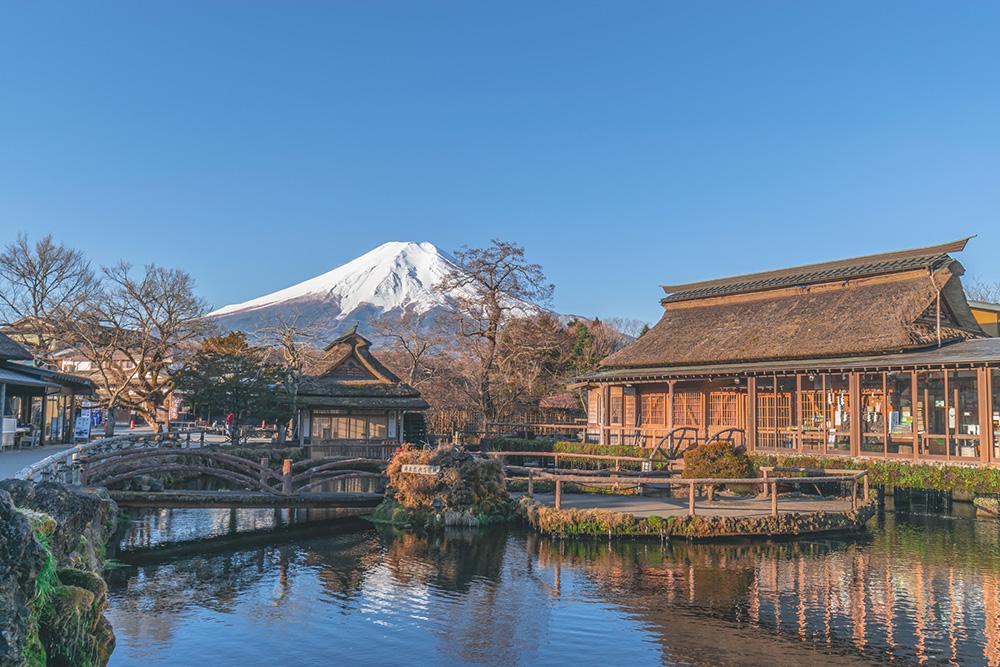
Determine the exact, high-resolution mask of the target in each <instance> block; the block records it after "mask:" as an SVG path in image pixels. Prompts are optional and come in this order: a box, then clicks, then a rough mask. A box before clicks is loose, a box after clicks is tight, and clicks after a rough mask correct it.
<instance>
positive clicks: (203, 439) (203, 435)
mask: <svg viewBox="0 0 1000 667" xmlns="http://www.w3.org/2000/svg"><path fill="white" fill-rule="evenodd" d="M201 446H202V447H204V446H205V432H204V431H202V432H201Z"/></svg>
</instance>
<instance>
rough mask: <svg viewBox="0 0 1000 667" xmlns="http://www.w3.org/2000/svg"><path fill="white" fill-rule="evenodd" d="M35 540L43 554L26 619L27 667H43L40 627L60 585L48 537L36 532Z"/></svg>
mask: <svg viewBox="0 0 1000 667" xmlns="http://www.w3.org/2000/svg"><path fill="white" fill-rule="evenodd" d="M35 539H36V540H37V541H38V543H39V545H41V547H42V549H43V551H44V552H45V560H44V561H43V562H42V568H41V569H40V570H39V571H38V575H37V576H36V577H35V597H34V598H32V600H31V605H30V606H31V615H30V616H29V617H28V635H27V638H26V639H25V647H24V658H25V664H26V665H28V667H45V665H46V664H48V656H47V655H46V652H45V646H44V645H43V643H42V638H41V627H42V620H43V618H44V616H45V614H46V610H47V609H48V607H49V604H50V603H51V600H52V598H53V596H54V595H55V591H56V589H58V588H59V586H60V585H61V584H60V583H59V577H58V575H57V573H56V559H55V556H53V555H52V551H51V550H50V549H49V541H48V535H46V534H43V533H39V532H36V533H35Z"/></svg>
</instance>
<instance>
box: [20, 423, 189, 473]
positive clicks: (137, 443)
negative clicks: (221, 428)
mask: <svg viewBox="0 0 1000 667" xmlns="http://www.w3.org/2000/svg"><path fill="white" fill-rule="evenodd" d="M164 445H180V446H187V447H201V446H204V445H205V431H204V430H200V429H190V430H183V431H168V432H166V433H127V434H124V435H116V436H113V437H110V438H101V439H100V440H93V441H91V442H86V443H81V444H79V445H76V446H74V447H70V448H69V449H64V450H62V451H60V452H56V453H55V454H52V455H51V456H47V457H45V458H44V459H41V460H40V461H36V462H34V463H32V464H31V465H28V466H25V467H24V468H21V470H19V471H18V472H17V474H15V475H14V477H15V478H16V479H27V480H32V481H36V482H37V481H55V482H62V483H64V484H78V483H79V481H80V477H79V474H80V466H79V461H80V459H81V458H82V457H84V456H92V455H95V454H104V453H106V452H114V451H120V450H123V449H140V448H152V447H163V446H164Z"/></svg>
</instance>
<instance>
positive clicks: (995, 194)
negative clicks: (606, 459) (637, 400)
mask: <svg viewBox="0 0 1000 667" xmlns="http://www.w3.org/2000/svg"><path fill="white" fill-rule="evenodd" d="M2 16H3V18H2V20H0V230H2V234H0V237H2V239H3V240H6V239H7V238H9V237H11V236H13V234H14V233H15V232H17V231H19V230H25V231H28V232H30V233H31V234H32V235H38V234H42V233H45V232H50V231H51V232H52V233H54V234H55V235H56V236H57V237H58V238H60V239H62V240H63V241H65V242H67V243H70V244H73V245H76V246H79V247H81V248H83V249H85V250H86V251H87V252H88V253H89V255H90V256H91V257H93V258H94V259H95V260H96V261H98V262H105V263H107V262H112V261H115V260H117V259H120V258H127V259H129V260H131V261H133V262H134V263H136V264H142V263H145V262H149V261H157V262H159V263H162V264H165V265H168V266H176V267H180V268H184V269H186V270H188V271H190V272H191V273H192V274H194V276H195V277H196V279H197V281H198V284H199V286H200V288H201V290H202V292H203V294H204V295H205V297H206V298H207V299H208V300H209V301H210V302H211V303H213V304H214V305H223V304H225V303H229V302H233V301H242V300H245V299H247V298H250V297H254V296H258V295H260V294H263V293H265V292H269V291H272V290H275V289H278V288H280V287H284V286H287V285H289V284H292V283H294V282H297V281H299V280H302V279H304V278H307V277H310V276H312V275H315V274H317V273H320V272H322V271H325V270H328V269H329V268H331V267H333V266H335V265H337V264H339V263H341V262H343V261H345V260H348V259H350V258H352V257H354V256H356V255H358V254H360V253H362V252H364V251H366V250H368V249H370V248H371V247H374V246H376V245H378V244H379V243H381V242H383V241H387V240H417V241H421V240H429V241H432V242H434V243H436V244H437V245H439V246H441V247H443V248H445V249H448V250H452V249H455V248H456V247H458V246H460V245H462V244H471V245H477V244H483V243H486V242H487V241H488V240H489V239H490V238H491V237H494V236H498V237H502V238H505V239H510V240H514V241H518V242H520V243H522V244H523V245H525V246H526V248H527V249H528V252H529V255H530V257H531V258H532V259H533V260H535V261H538V262H539V263H541V264H542V265H543V266H544V268H545V270H546V272H547V273H548V275H549V277H550V278H551V279H552V280H553V282H555V283H556V297H555V306H556V308H557V309H558V310H560V311H562V312H572V313H579V314H583V315H601V316H613V315H621V316H629V317H636V318H640V319H644V320H648V321H654V320H655V319H657V318H658V317H659V313H660V310H659V306H658V304H657V300H658V299H659V297H660V294H661V293H660V290H659V288H658V285H659V284H662V283H664V282H679V281H687V280H698V279H704V278H710V277H717V276H720V275H726V274H732V273H743V272H747V271H755V270H764V269H768V268H775V267H780V266H786V265H789V264H793V263H805V262H811V261H819V260H825V259H835V258H839V257H844V256H852V255H856V254H863V253H868V252H877V251H881V250H890V249H898V248H904V247H912V246H919V245H926V244H931V243H937V242H941V241H945V240H951V239H953V238H957V237H961V236H965V235H967V234H973V233H976V234H979V238H978V239H976V240H974V241H973V243H972V244H970V248H969V250H968V251H967V252H966V253H964V255H963V256H962V257H961V259H962V260H963V262H964V263H965V265H966V267H967V269H968V270H969V272H970V273H974V274H978V275H980V276H982V277H984V278H986V279H991V280H1000V266H998V258H1000V37H998V34H1000V3H996V2H962V3H949V2H934V3H925V2H899V3H893V2H868V1H865V2H824V3H819V2H806V1H800V0H795V1H789V2H766V1H761V2H743V1H740V2H732V3H721V2H718V3H710V2H684V3H681V2H659V1H658V2H610V1H609V2H603V3H593V2H581V1H579V0H573V1H568V2H544V3H543V2H534V1H533V2H524V3H519V2H510V1H507V2H476V1H472V0H461V1H456V2H450V3H445V2H416V1H413V0H405V1H401V2H379V1H376V0H366V1H364V2H361V1H352V2H333V1H327V2H292V3H288V2H278V1H275V2H270V3H264V2H249V1H244V0H241V1H238V2H237V1H233V2H208V1H205V0H199V1H198V2H190V3H188V2H179V1H177V0H171V1H170V2H159V3H153V2H132V1H129V2H122V3H113V2H102V3H80V2H73V3H66V4H65V5H62V6H58V5H57V4H55V3H35V2H13V1H8V2H5V3H4V5H3V11H2Z"/></svg>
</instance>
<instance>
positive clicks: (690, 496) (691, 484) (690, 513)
mask: <svg viewBox="0 0 1000 667" xmlns="http://www.w3.org/2000/svg"><path fill="white" fill-rule="evenodd" d="M688 516H694V482H688Z"/></svg>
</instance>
